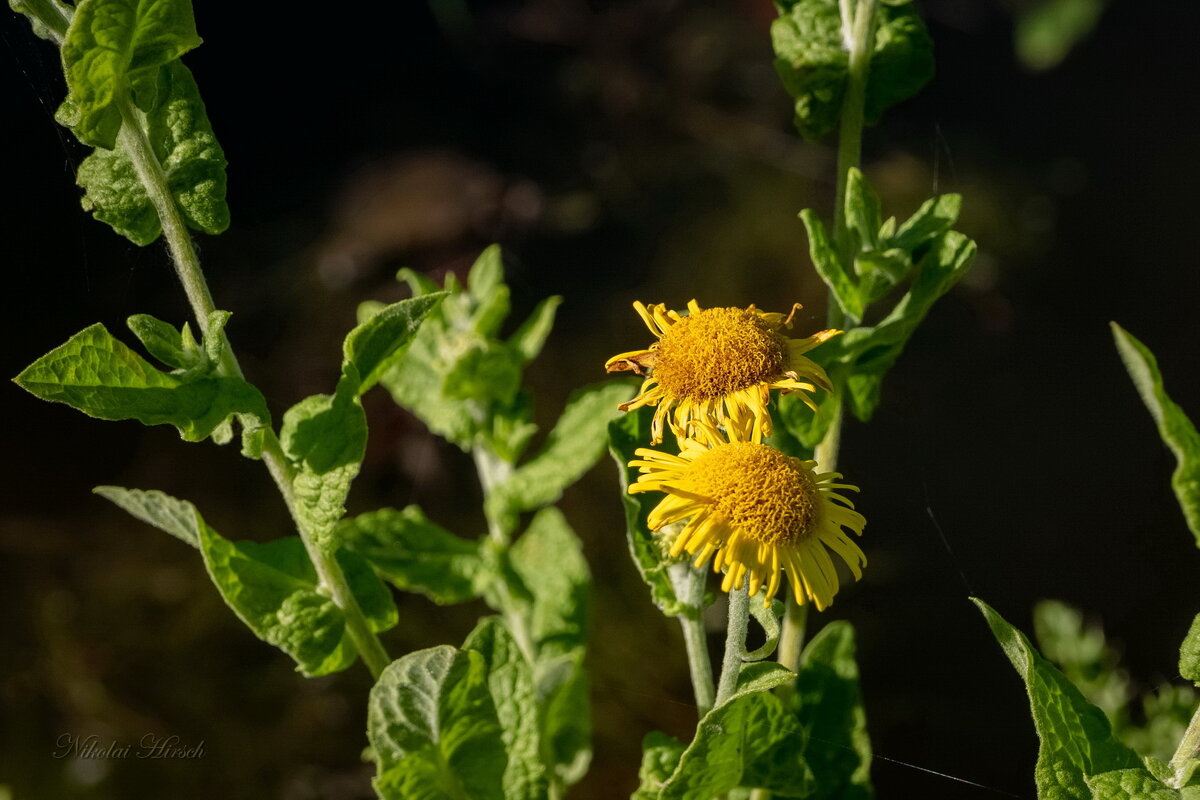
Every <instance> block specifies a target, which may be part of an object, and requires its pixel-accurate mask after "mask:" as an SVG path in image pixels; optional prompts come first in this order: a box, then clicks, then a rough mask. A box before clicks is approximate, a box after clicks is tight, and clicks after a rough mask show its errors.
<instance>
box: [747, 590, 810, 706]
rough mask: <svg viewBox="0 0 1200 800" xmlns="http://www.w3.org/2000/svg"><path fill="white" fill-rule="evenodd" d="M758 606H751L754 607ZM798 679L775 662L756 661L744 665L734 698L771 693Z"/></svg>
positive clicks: (794, 674)
mask: <svg viewBox="0 0 1200 800" xmlns="http://www.w3.org/2000/svg"><path fill="white" fill-rule="evenodd" d="M754 605H757V604H753V603H752V604H751V606H752V607H753V606H754ZM795 679H796V673H794V672H792V671H791V670H790V669H788V668H787V667H785V666H782V665H781V664H776V663H775V662H774V661H755V662H753V663H750V664H743V665H742V668H741V670H739V671H738V676H737V683H736V684H735V685H734V692H733V696H734V697H739V696H741V695H743V694H750V693H752V692H769V691H770V690H771V689H774V688H775V687H777V686H783V685H784V684H785V683H790V682H791V681H794V680H795Z"/></svg>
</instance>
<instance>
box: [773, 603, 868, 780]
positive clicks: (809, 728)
mask: <svg viewBox="0 0 1200 800" xmlns="http://www.w3.org/2000/svg"><path fill="white" fill-rule="evenodd" d="M854 650H855V647H854V628H853V626H851V625H850V623H849V622H845V621H843V620H837V621H834V622H831V623H829V624H828V625H826V626H825V627H824V628H822V629H821V632H820V633H818V634H817V635H816V636H814V637H813V640H812V641H811V642H809V644H808V646H807V647H805V648H804V653H803V655H802V656H801V660H800V672H799V674H798V677H797V678H796V692H795V695H794V700H793V707H794V709H795V712H796V714H797V715H798V718H799V720H800V724H801V726H802V727H803V728H804V731H805V734H806V735H807V737H808V738H807V741H808V745H807V747H806V748H805V750H804V758H805V760H807V762H808V765H809V766H810V767H811V768H812V772H813V775H814V777H815V778H816V781H817V785H818V786H820V787H821V796H822V797H823V798H828V800H870V798H872V797H873V796H874V792H873V791H872V789H871V774H870V771H871V740H870V738H869V737H868V735H867V717H866V713H865V711H864V710H863V704H862V693H861V691H860V689H859V683H858V663H857V661H856V660H855V656H854Z"/></svg>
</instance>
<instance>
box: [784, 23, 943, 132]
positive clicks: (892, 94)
mask: <svg viewBox="0 0 1200 800" xmlns="http://www.w3.org/2000/svg"><path fill="white" fill-rule="evenodd" d="M777 5H778V7H779V13H780V16H779V18H778V19H777V20H775V22H774V23H773V24H772V25H771V44H772V45H773V47H774V49H775V69H776V71H777V72H778V73H779V77H780V79H781V80H782V81H783V86H784V88H785V89H786V90H787V92H788V94H790V95H791V96H792V97H793V98H794V99H795V112H796V118H795V122H796V128H797V129H798V130H799V131H800V133H801V134H802V135H803V136H804V137H805V138H807V139H817V138H820V137H821V136H824V135H825V134H826V133H828V132H829V131H831V130H833V128H834V127H835V126H836V125H837V121H838V116H839V115H840V113H841V110H842V101H843V98H844V97H845V93H846V83H847V79H848V73H847V68H848V63H849V62H848V57H847V51H846V49H845V47H844V46H843V41H842V22H841V15H840V13H839V9H838V0H780V2H779V3H777ZM876 13H877V17H876V28H875V43H874V50H873V52H872V56H871V64H870V72H869V74H868V77H867V89H866V98H865V113H866V119H867V121H868V122H876V121H877V120H878V119H879V117H880V116H881V115H882V114H883V112H884V111H885V110H886V109H887V108H888V107H889V106H892V105H895V104H896V103H898V102H900V101H902V100H905V99H907V98H909V97H911V96H912V95H914V94H916V93H917V92H918V91H919V90H920V89H921V87H922V86H924V85H925V83H926V82H927V81H928V80H929V79H930V78H931V77H932V76H933V43H932V41H931V40H930V38H929V33H928V32H927V31H926V30H925V25H924V24H923V23H922V22H921V19H920V17H918V16H917V14H916V11H915V10H914V9H913V7H912V6H911V5H909V4H905V5H887V4H885V5H882V6H880V7H879V10H878V11H877V12H876Z"/></svg>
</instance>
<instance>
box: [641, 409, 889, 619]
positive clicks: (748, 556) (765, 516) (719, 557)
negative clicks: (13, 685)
mask: <svg viewBox="0 0 1200 800" xmlns="http://www.w3.org/2000/svg"><path fill="white" fill-rule="evenodd" d="M690 430H691V431H692V432H694V434H695V438H692V439H684V440H681V441H680V445H681V452H680V453H679V455H677V456H676V455H671V454H668V453H663V452H660V451H658V450H650V449H648V448H640V449H638V450H637V451H635V452H636V454H637V455H638V456H640V457H641V459H642V460H635V461H631V462H629V464H630V466H636V467H640V471H641V472H642V476H641V477H640V478H638V480H637V482H636V483H634V484H633V485H632V486H630V487H629V491H630V493H631V494H636V493H638V492H649V491H654V492H664V493H666V495H667V496H666V497H665V498H664V499H663V500H662V502H661V503H659V504H658V505H657V506H656V507H655V508H654V510H653V511H651V512H650V516H649V526H650V528H651V529H652V530H659V529H660V528H662V527H663V526H665V525H669V524H671V523H673V522H679V521H681V520H685V519H688V522H687V524H686V525H685V526H684V527H683V530H682V531H680V532H679V534H678V535H677V536H676V537H675V541H674V543H673V545H672V547H671V555H673V556H678V555H679V554H681V553H683V552H684V551H687V552H688V553H689V554H691V555H693V556H695V557H696V558H695V564H696V566H697V567H699V566H703V564H704V563H705V562H706V561H707V560H708V559H709V558H710V557H712V556H714V554H715V558H713V569H714V571H716V572H721V571H722V570H724V572H725V580H724V582H723V583H722V584H721V589H722V590H724V591H726V592H728V591H730V590H732V589H736V588H740V587H741V586H742V584H743V582H744V581H745V579H746V577H747V576H749V579H750V582H749V590H750V595H751V596H754V595H756V594H758V592H759V590H760V589H761V588H762V587H763V586H764V584H765V585H766V594H765V595H764V597H763V604H764V605H767V606H769V605H770V603H771V599H772V598H773V597H774V596H775V593H776V592H778V591H779V584H780V571H781V570H783V571H786V572H787V576H788V581H789V582H790V583H791V586H792V592H793V595H794V596H795V598H796V601H797V602H798V603H800V604H803V603H805V602H807V601H808V600H812V601H813V602H814V603H816V605H817V609H818V610H821V611H823V610H824V609H825V608H826V607H827V606H829V605H830V604H831V603H832V602H833V596H834V595H835V594H837V591H838V575H837V570H836V568H835V567H834V562H833V559H832V558H831V557H830V551H832V552H833V553H835V554H836V555H837V556H838V557H839V558H840V559H841V560H843V561H845V562H846V564H847V565H848V566H849V567H850V571H851V572H852V573H854V578H855V580H858V579H859V578H861V577H862V568H863V567H865V566H866V564H867V559H866V556H864V555H863V552H862V550H860V549H859V548H858V545H856V544H855V543H854V542H853V541H852V540H851V539H850V537H848V536H847V535H846V532H845V531H844V530H843V529H844V528H849V529H850V530H852V531H854V533H855V534H858V535H861V534H862V529H863V526H864V525H866V524H867V521H866V519H865V518H864V517H863V515H862V514H860V513H858V512H857V511H855V510H854V506H853V504H852V503H851V502H850V501H849V500H847V499H846V498H845V497H844V496H842V495H841V494H839V493H838V491H837V490H839V489H850V490H852V491H858V487H856V486H850V485H848V484H844V483H836V481H837V480H838V479H839V478H841V477H842V476H841V474H840V473H837V472H817V471H816V462H814V461H801V460H800V459H798V458H791V457H789V456H785V455H784V454H783V453H781V452H779V451H778V450H776V449H775V448H773V447H770V446H768V445H765V444H760V443H759V442H758V441H755V440H754V438H755V437H753V435H752V431H751V430H750V429H747V428H742V429H741V430H739V429H738V428H737V426H730V434H731V436H730V439H729V440H728V441H727V440H726V439H725V437H724V436H722V434H720V433H718V432H717V430H716V429H715V428H713V427H712V426H711V425H708V424H703V423H701V424H693V427H692V428H691V429H690ZM747 434H751V435H747ZM747 439H749V441H747ZM689 518H690V519H689Z"/></svg>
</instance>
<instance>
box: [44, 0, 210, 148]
mask: <svg viewBox="0 0 1200 800" xmlns="http://www.w3.org/2000/svg"><path fill="white" fill-rule="evenodd" d="M199 44H200V37H199V36H198V35H197V34H196V22H195V20H194V19H193V18H192V4H191V2H190V0H82V2H80V3H79V5H78V6H76V8H75V13H74V15H73V16H72V18H71V24H70V27H68V28H67V38H66V40H65V41H64V42H63V45H62V60H63V73H64V74H65V76H66V79H67V89H68V91H69V95H68V99H67V102H68V103H69V108H70V116H72V117H73V118H74V119H75V122H74V124H72V125H71V128H72V129H73V130H74V132H75V135H76V136H78V137H79V139H80V141H82V142H84V143H86V144H90V145H92V146H94V147H103V148H105V149H106V150H111V149H112V148H113V146H114V145H115V144H116V139H117V132H118V131H119V130H120V128H121V114H120V112H119V111H118V110H117V106H116V104H117V102H118V101H119V100H120V98H121V97H122V96H124V95H125V94H127V93H128V94H131V95H132V97H133V99H134V101H135V102H136V103H137V105H138V107H139V108H141V109H142V110H150V109H152V108H154V104H155V100H156V95H157V93H158V91H159V90H160V89H161V88H162V87H160V86H158V78H159V67H161V66H163V65H164V64H168V63H170V62H172V61H174V60H175V59H177V58H179V57H180V56H181V55H183V54H184V53H186V52H187V51H188V50H191V49H192V48H194V47H197V46H198V45H199Z"/></svg>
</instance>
